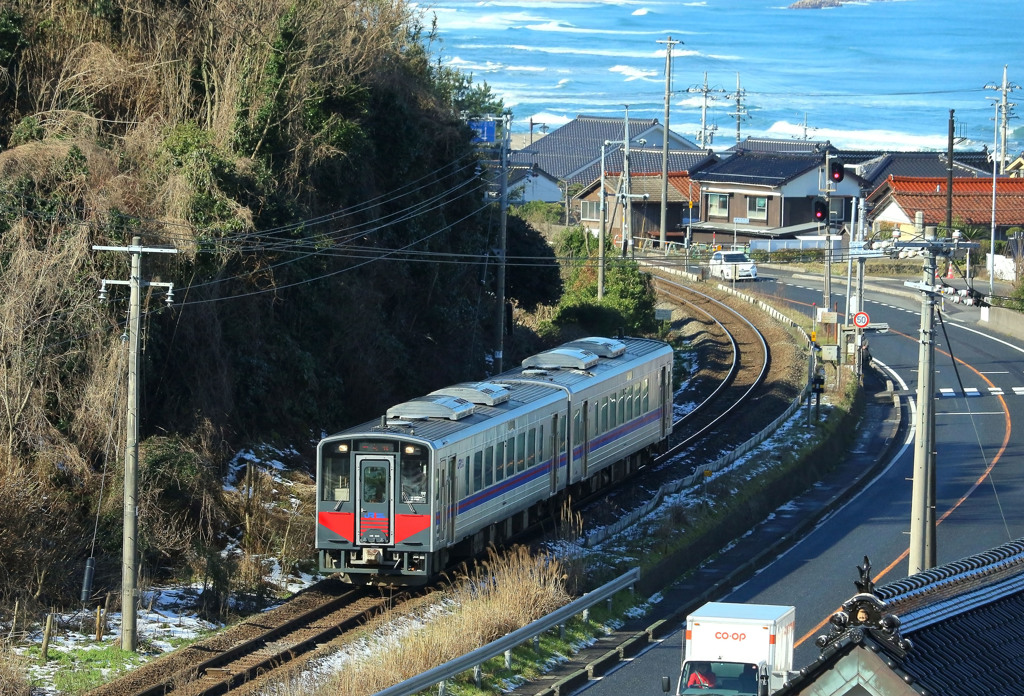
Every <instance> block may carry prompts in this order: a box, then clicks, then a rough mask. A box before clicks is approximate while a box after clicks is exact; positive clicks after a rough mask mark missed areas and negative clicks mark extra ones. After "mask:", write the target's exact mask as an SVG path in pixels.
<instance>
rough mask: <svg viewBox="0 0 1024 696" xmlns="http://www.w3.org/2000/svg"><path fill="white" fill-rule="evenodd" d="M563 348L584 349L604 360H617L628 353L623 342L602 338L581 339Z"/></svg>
mask: <svg viewBox="0 0 1024 696" xmlns="http://www.w3.org/2000/svg"><path fill="white" fill-rule="evenodd" d="M562 347H563V348H582V349H583V350H589V351H590V352H591V353H594V354H596V355H600V356H601V357H602V358H617V357H619V356H620V355H623V354H624V353H625V352H626V344H625V343H623V342H622V341H617V340H615V339H614V338H602V337H601V336H591V337H589V338H581V339H579V340H577V341H571V342H569V343H566V344H565V345H564V346H562Z"/></svg>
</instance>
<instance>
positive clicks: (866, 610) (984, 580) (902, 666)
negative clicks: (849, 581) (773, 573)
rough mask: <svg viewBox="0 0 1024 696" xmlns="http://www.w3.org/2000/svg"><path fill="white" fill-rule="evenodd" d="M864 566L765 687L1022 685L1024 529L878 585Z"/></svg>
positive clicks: (906, 689) (836, 693)
mask: <svg viewBox="0 0 1024 696" xmlns="http://www.w3.org/2000/svg"><path fill="white" fill-rule="evenodd" d="M865 566H866V568H865V567H863V566H862V567H859V569H860V570H861V581H860V582H857V583H856V585H857V589H858V590H859V591H858V594H856V595H854V596H853V597H851V598H850V599H849V600H847V601H846V602H844V604H843V607H842V609H841V610H840V611H839V612H837V613H836V614H835V615H833V617H832V621H831V626H830V633H829V634H827V635H823V636H820V637H819V638H818V641H817V644H818V646H819V648H820V649H821V654H820V656H819V658H818V659H817V660H815V661H814V662H812V663H811V664H809V665H807V666H806V667H804V668H803V669H801V670H800V671H799V672H798V673H797V674H796V675H795V676H793V677H792V678H791V679H790V681H789V682H788V683H787V684H786V685H785V686H784V687H783V688H782V689H781V690H780V691H778V692H776V694H775V696H826V695H827V696H1012V695H1013V694H1022V693H1024V539H1018V540H1016V541H1012V542H1009V543H1007V544H1003V545H1002V546H999V547H996V548H994V549H991V550H990V551H987V552H985V553H981V554H977V555H975V556H970V557H968V558H965V559H962V560H959V561H955V562H953V563H947V564H945V565H942V566H938V567H935V568H931V569H929V570H926V571H923V572H920V573H916V574H914V575H911V576H910V577H908V578H905V579H903V580H899V581H897V582H893V583H890V584H888V585H885V586H883V587H881V588H878V589H876V588H875V587H874V584H873V583H872V582H871V581H870V565H869V563H868V562H867V559H865ZM865 570H866V571H867V573H868V575H867V577H865Z"/></svg>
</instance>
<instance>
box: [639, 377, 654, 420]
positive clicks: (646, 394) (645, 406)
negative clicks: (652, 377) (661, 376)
mask: <svg viewBox="0 0 1024 696" xmlns="http://www.w3.org/2000/svg"><path fill="white" fill-rule="evenodd" d="M640 408H641V409H642V412H643V413H647V412H648V411H650V410H651V385H650V382H649V381H648V380H647V378H646V377H645V378H644V386H643V392H642V393H641V396H640Z"/></svg>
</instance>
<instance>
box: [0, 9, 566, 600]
mask: <svg viewBox="0 0 1024 696" xmlns="http://www.w3.org/2000/svg"><path fill="white" fill-rule="evenodd" d="M439 50H440V48H439V46H437V45H436V42H435V41H434V39H433V37H432V34H431V33H430V31H429V30H424V28H423V26H422V23H421V17H419V16H418V15H416V14H415V13H414V10H413V9H412V8H411V7H410V6H409V5H407V4H406V3H405V2H403V1H402V0H354V1H348V2H332V1H327V0H325V1H319V0H295V1H291V0H289V1H287V2H286V1H283V0H245V1H244V2H242V1H240V0H238V1H236V0H218V1H217V2H199V1H198V0H194V1H191V2H190V1H188V0H170V1H162V0H139V1H135V0H101V1H99V2H88V3H84V2H78V1H77V0H51V1H48V2H42V1H41V0H8V2H5V3H4V4H3V6H2V7H0V355H2V356H3V360H2V361H0V438H2V439H3V441H4V444H5V446H4V447H3V448H2V449H0V519H2V520H3V522H2V532H3V533H2V534H0V569H2V570H0V615H3V616H7V614H6V613H4V612H3V610H2V607H8V608H9V607H11V606H12V605H14V603H15V601H21V606H22V607H25V606H26V604H28V605H30V606H37V607H43V606H46V605H52V604H54V603H67V602H70V601H76V600H77V595H78V591H79V588H80V586H81V569H82V568H83V567H84V562H85V559H86V558H87V557H89V556H95V557H96V558H97V581H96V585H95V590H94V598H96V599H101V597H102V595H101V594H100V593H102V592H106V591H110V590H111V589H115V590H116V588H117V586H119V583H120V544H121V515H122V508H121V490H120V488H121V487H120V479H121V476H122V475H123V474H122V466H123V464H122V462H123V460H124V447H125V445H124V443H125V442H126V425H125V418H124V413H125V404H126V398H127V395H126V375H127V359H128V354H127V345H126V343H125V341H124V340H123V338H124V337H123V334H124V333H125V331H126V328H125V327H126V320H127V311H128V288H126V287H124V286H119V285H111V286H109V287H108V296H109V300H110V301H109V302H108V303H107V304H105V305H104V304H100V303H99V302H98V301H97V299H96V298H97V292H98V290H99V289H100V284H101V281H102V280H119V281H122V282H123V281H126V280H127V279H128V276H129V273H130V254H129V253H127V251H125V250H122V251H96V250H94V249H93V246H95V245H104V246H113V247H120V248H122V249H123V248H124V247H127V246H128V245H129V244H131V242H132V240H133V238H135V237H138V238H139V239H140V241H141V243H142V244H143V246H145V247H147V248H151V247H159V246H172V247H174V248H175V249H176V250H177V253H176V254H173V255H172V254H166V253H145V254H142V280H143V281H144V282H146V281H154V282H157V283H174V297H173V300H174V304H173V306H172V307H171V308H169V309H168V308H165V307H164V305H165V302H164V299H165V295H166V290H165V288H163V287H159V286H145V287H144V288H143V312H144V315H143V318H142V326H143V333H142V350H143V353H142V364H141V367H140V373H139V380H140V388H141V395H142V396H141V412H140V423H141V429H142V432H141V440H142V445H141V448H140V500H139V514H140V533H141V535H142V537H141V538H140V539H139V547H140V550H141V552H142V555H143V563H142V566H141V567H142V571H143V574H144V575H145V576H147V577H155V576H158V575H160V574H162V573H165V572H167V570H168V569H174V568H179V569H180V568H185V569H186V570H187V571H189V572H191V573H194V574H195V576H196V577H199V578H203V579H206V580H207V581H208V583H209V585H210V587H211V590H216V591H213V592H212V593H211V594H212V596H213V597H214V599H215V605H216V606H217V607H218V608H219V607H222V606H223V597H224V593H225V592H227V591H228V590H229V589H230V588H229V587H228V586H229V585H230V583H231V582H237V578H238V577H239V574H238V573H237V572H233V569H232V568H225V567H223V563H224V561H223V560H221V559H220V557H219V555H218V554H219V550H220V549H221V548H222V547H223V546H224V544H225V543H226V539H225V538H224V530H239V532H238V533H239V534H240V535H241V538H236V539H235V541H238V542H239V543H240V544H241V546H242V548H243V549H244V550H246V551H258V550H260V549H262V548H265V547H268V546H269V545H271V542H272V540H271V539H269V538H268V537H269V535H270V534H272V533H273V532H271V531H268V530H269V529H272V528H271V527H268V526H266V525H263V524H261V523H260V518H259V515H263V516H264V517H267V516H273V514H274V513H273V512H267V511H266V510H262V511H261V508H260V505H259V504H258V503H259V499H258V498H257V495H256V494H257V493H258V492H259V491H260V490H261V489H260V485H259V481H257V480H256V478H255V477H254V475H252V472H250V475H249V476H247V478H246V479H245V481H244V482H240V483H244V485H242V486H240V487H239V492H236V493H225V492H223V490H222V489H223V486H222V481H223V480H224V478H225V474H227V469H226V466H227V462H228V461H229V457H230V455H231V454H233V453H234V452H235V451H236V450H237V449H238V448H240V447H241V446H242V445H244V444H248V443H250V442H259V441H266V442H278V443H285V444H288V445H296V446H298V447H300V448H305V451H302V452H300V453H299V454H300V455H302V457H303V458H304V459H305V461H306V462H309V459H310V452H309V451H308V447H309V444H310V443H313V442H315V441H316V440H317V439H318V438H319V437H320V436H321V434H322V433H323V432H324V430H327V429H334V428H337V429H340V428H341V427H343V426H345V425H349V424H351V423H352V422H354V421H355V420H357V419H364V418H368V417H372V416H373V415H375V414H377V413H380V412H382V410H383V408H384V407H386V406H387V405H390V404H393V403H395V402H397V401H399V400H401V399H403V398H408V397H409V396H412V395H415V394H418V393H424V392H426V391H428V390H430V389H434V388H437V387H438V386H440V385H441V384H444V383H452V382H455V381H458V380H461V379H466V378H469V377H473V378H479V377H480V376H481V375H482V374H483V373H484V372H485V370H486V368H487V356H488V353H489V351H492V350H493V348H494V345H493V344H494V340H495V336H494V333H495V329H494V328H493V326H494V321H495V317H496V316H497V307H496V304H495V293H494V277H495V270H496V257H495V254H494V249H495V248H496V246H497V244H498V234H499V224H498V223H499V216H498V213H497V210H496V206H495V205H494V204H493V203H491V204H488V203H487V202H486V201H487V198H486V195H485V194H486V189H487V183H486V181H485V180H484V179H482V178H481V174H480V167H479V166H478V164H479V160H480V156H481V155H480V153H478V152H477V151H476V150H475V148H474V146H473V145H472V144H471V143H470V138H471V131H470V129H469V128H468V127H467V126H466V124H465V121H464V120H463V113H464V112H471V113H472V112H477V113H481V112H487V111H500V110H501V108H502V106H501V103H500V102H496V101H495V100H494V99H493V98H492V97H491V95H490V93H489V90H488V89H487V87H486V85H484V86H477V85H474V84H473V83H472V79H471V77H469V76H466V75H463V74H460V73H458V72H455V71H451V70H449V69H447V68H445V67H443V66H441V65H440V62H439V60H438V59H437V56H436V55H432V52H433V53H436V52H437V51H439ZM509 237H510V239H509V246H510V248H512V249H523V250H524V251H523V253H524V254H529V255H530V256H531V257H533V258H532V259H531V263H530V265H529V266H524V267H522V269H521V270H517V269H516V268H515V267H512V268H510V271H509V278H508V287H509V296H510V298H511V299H512V300H513V301H515V302H517V303H518V304H519V305H520V306H521V307H532V306H535V305H536V304H538V303H539V302H551V301H553V300H556V299H557V297H558V292H559V288H560V279H559V276H558V271H557V267H556V266H555V265H554V264H553V263H552V260H553V252H552V251H551V250H550V248H549V247H547V246H546V245H545V244H544V243H543V240H542V239H541V238H540V236H539V234H537V233H536V232H535V231H533V230H532V228H530V227H529V226H528V225H526V224H522V223H518V222H517V223H516V224H510V226H509ZM537 257H540V259H543V258H545V257H546V258H547V260H548V266H547V267H546V268H544V267H539V266H538V265H537V264H538V262H539V260H540V259H538V258H537ZM307 480H308V477H307ZM307 512H308V511H307ZM295 517H296V525H300V523H301V524H304V525H305V527H302V526H298V527H295V528H289V532H287V533H286V534H285V538H284V543H288V542H289V540H291V543H293V544H300V546H298V547H297V548H296V549H294V550H292V552H291V553H292V557H293V558H303V557H307V556H308V555H309V553H308V551H309V549H308V547H309V545H310V543H311V542H310V539H311V531H310V530H311V524H312V521H311V520H312V515H311V514H309V515H305V516H303V515H296V516H295ZM274 543H277V544H278V545H280V544H281V543H282V542H281V540H280V539H277V540H276V541H275V542H274ZM234 570H237V569H234Z"/></svg>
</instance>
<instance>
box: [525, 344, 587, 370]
mask: <svg viewBox="0 0 1024 696" xmlns="http://www.w3.org/2000/svg"><path fill="white" fill-rule="evenodd" d="M598 360H600V358H598V356H597V355H596V354H595V353H591V352H590V351H589V350H585V349H582V348H567V347H564V346H563V347H561V348H555V349H553V350H549V351H547V352H544V353H538V354H537V355H534V356H531V357H529V358H527V359H526V360H524V361H523V367H526V368H530V367H539V368H541V369H552V368H558V367H567V368H572V369H576V370H589V369H590V368H592V367H593V366H594V365H596V364H597V362H598Z"/></svg>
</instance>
